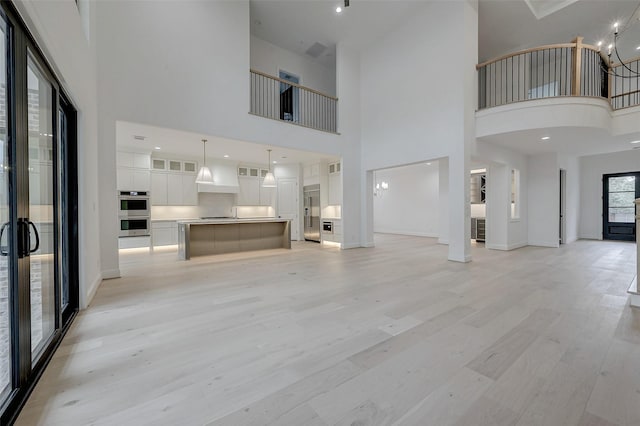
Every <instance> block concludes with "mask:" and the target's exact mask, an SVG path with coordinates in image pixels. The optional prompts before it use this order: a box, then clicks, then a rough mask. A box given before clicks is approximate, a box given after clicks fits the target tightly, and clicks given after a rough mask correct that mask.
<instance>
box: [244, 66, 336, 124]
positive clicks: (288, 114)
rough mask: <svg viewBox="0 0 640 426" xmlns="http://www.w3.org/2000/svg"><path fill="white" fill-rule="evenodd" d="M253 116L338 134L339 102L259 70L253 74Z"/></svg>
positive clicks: (251, 75)
mask: <svg viewBox="0 0 640 426" xmlns="http://www.w3.org/2000/svg"><path fill="white" fill-rule="evenodd" d="M250 80H251V102H250V111H249V112H250V113H251V114H254V115H257V116H260V117H265V118H271V119H273V120H280V121H284V122H287V123H291V124H295V125H298V126H303V127H308V128H311V129H316V130H322V131H325V132H331V133H336V132H337V129H338V125H337V108H338V98H336V97H334V96H330V95H327V94H324V93H321V92H319V91H317V90H314V89H311V88H309V87H305V86H302V85H300V84H297V83H294V82H291V81H287V80H284V79H281V78H278V77H274V76H272V75H268V74H265V73H262V72H260V71H256V70H250Z"/></svg>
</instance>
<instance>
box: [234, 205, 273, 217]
mask: <svg viewBox="0 0 640 426" xmlns="http://www.w3.org/2000/svg"><path fill="white" fill-rule="evenodd" d="M236 209H237V215H238V218H240V219H243V218H250V217H275V215H276V211H275V210H274V208H273V207H271V206H238V207H236Z"/></svg>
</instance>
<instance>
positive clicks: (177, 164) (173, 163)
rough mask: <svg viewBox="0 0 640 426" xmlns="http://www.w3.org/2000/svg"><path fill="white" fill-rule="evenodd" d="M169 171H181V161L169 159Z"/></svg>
mask: <svg viewBox="0 0 640 426" xmlns="http://www.w3.org/2000/svg"><path fill="white" fill-rule="evenodd" d="M169 171H170V172H181V171H182V161H178V160H169Z"/></svg>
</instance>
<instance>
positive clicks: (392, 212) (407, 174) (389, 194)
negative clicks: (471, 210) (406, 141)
mask: <svg viewBox="0 0 640 426" xmlns="http://www.w3.org/2000/svg"><path fill="white" fill-rule="evenodd" d="M438 174H439V173H438V162H437V161H433V162H431V165H427V164H426V163H421V164H414V165H410V166H403V167H396V168H393V169H385V170H378V171H376V173H375V176H376V182H382V181H385V182H388V183H389V189H388V190H386V191H382V192H381V193H380V195H378V196H376V197H374V200H373V201H374V202H373V219H374V222H373V229H374V231H375V232H384V233H389V234H402V235H416V236H421V237H438V228H439V223H438V220H439V209H438V206H439V182H438Z"/></svg>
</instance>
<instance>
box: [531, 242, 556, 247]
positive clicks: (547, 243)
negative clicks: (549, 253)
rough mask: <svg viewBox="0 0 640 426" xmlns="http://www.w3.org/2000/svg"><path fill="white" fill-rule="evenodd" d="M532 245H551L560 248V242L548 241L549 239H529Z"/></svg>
mask: <svg viewBox="0 0 640 426" xmlns="http://www.w3.org/2000/svg"><path fill="white" fill-rule="evenodd" d="M529 245H530V246H536V247H551V248H558V247H560V243H559V242H558V241H554V242H548V241H529Z"/></svg>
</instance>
